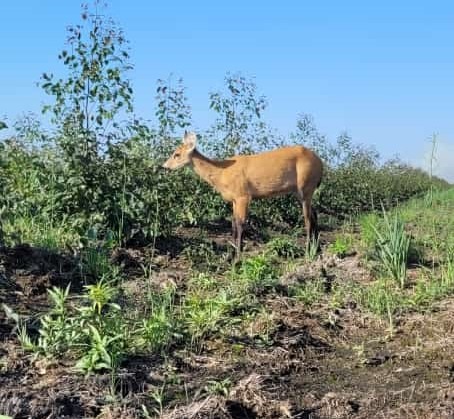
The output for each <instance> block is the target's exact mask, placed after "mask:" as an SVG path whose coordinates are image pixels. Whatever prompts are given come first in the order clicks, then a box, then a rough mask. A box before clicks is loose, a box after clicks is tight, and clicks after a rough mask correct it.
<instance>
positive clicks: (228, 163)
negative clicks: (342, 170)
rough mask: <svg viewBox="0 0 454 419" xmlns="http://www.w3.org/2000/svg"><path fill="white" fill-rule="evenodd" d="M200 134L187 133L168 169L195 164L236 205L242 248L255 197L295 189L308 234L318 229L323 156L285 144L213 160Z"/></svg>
mask: <svg viewBox="0 0 454 419" xmlns="http://www.w3.org/2000/svg"><path fill="white" fill-rule="evenodd" d="M195 145H196V136H195V134H193V133H185V136H184V138H183V144H182V145H181V146H179V147H178V148H177V149H176V150H175V152H174V153H173V154H172V156H171V157H170V158H169V159H168V160H167V161H166V162H165V163H164V167H165V168H168V169H178V168H180V167H183V166H186V165H192V167H193V168H194V170H195V172H196V173H197V174H198V175H199V176H200V177H201V178H202V179H204V180H205V181H207V182H208V183H209V184H210V185H211V186H213V188H214V189H216V191H218V192H219V193H220V194H221V196H222V198H223V199H224V200H225V201H227V202H231V203H232V205H233V219H232V229H233V237H234V241H235V244H236V248H237V256H238V255H239V253H240V251H241V236H242V232H243V225H244V222H245V221H246V218H247V213H248V208H249V204H250V202H251V200H252V199H256V198H268V197H272V196H278V195H284V194H288V193H295V194H296V196H297V197H298V200H299V201H300V203H301V205H302V207H303V213H304V222H305V227H306V232H307V236H308V238H309V237H310V236H311V235H313V234H314V233H315V231H316V227H317V226H316V217H315V212H313V211H312V205H311V203H312V195H313V193H314V191H315V190H316V189H317V187H318V186H319V185H320V182H321V178H322V173H323V164H322V161H321V160H320V158H319V157H318V156H317V155H316V154H315V153H314V152H313V151H311V150H309V149H308V148H305V147H303V146H293V147H283V148H279V149H277V150H273V151H267V152H264V153H259V154H253V155H240V156H234V157H230V158H228V159H226V160H220V161H216V160H211V159H209V158H207V157H205V156H203V155H202V154H201V153H199V152H198V151H197V150H196V149H195Z"/></svg>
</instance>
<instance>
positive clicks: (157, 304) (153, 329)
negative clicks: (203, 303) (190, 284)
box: [138, 289, 179, 350]
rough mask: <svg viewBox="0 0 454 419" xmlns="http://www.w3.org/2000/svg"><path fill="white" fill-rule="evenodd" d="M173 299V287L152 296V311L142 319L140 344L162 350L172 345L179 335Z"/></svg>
mask: <svg viewBox="0 0 454 419" xmlns="http://www.w3.org/2000/svg"><path fill="white" fill-rule="evenodd" d="M173 300H174V290H173V289H170V290H166V291H165V292H164V293H162V294H159V295H156V294H155V295H154V296H153V297H152V298H151V313H150V315H149V316H148V317H147V318H145V319H142V324H141V327H139V330H138V332H139V335H140V338H141V344H140V346H144V347H146V348H148V349H151V350H161V349H163V348H166V347H167V346H168V345H170V343H171V342H172V340H173V339H175V338H178V337H179V333H178V327H177V324H176V318H175V317H176V313H175V310H174V307H173V304H174V301H173Z"/></svg>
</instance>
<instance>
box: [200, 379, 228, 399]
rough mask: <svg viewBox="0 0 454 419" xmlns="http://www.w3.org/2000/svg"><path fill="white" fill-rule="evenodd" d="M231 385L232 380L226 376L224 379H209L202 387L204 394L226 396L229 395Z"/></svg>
mask: <svg viewBox="0 0 454 419" xmlns="http://www.w3.org/2000/svg"><path fill="white" fill-rule="evenodd" d="M231 386H232V382H231V381H230V378H226V379H225V380H219V381H218V380H210V381H208V382H207V384H206V385H205V387H204V391H205V393H206V394H210V395H219V396H224V397H227V396H228V395H229V391H230V387H231Z"/></svg>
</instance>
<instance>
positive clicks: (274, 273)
mask: <svg viewBox="0 0 454 419" xmlns="http://www.w3.org/2000/svg"><path fill="white" fill-rule="evenodd" d="M278 274H279V272H278V268H277V266H276V263H275V261H274V260H273V258H271V257H269V256H267V255H266V254H259V255H256V256H252V257H249V258H247V259H244V260H243V261H242V262H241V266H240V268H239V271H238V273H237V279H238V280H239V281H235V285H236V284H238V283H240V284H241V285H242V286H243V288H244V289H245V292H251V293H254V294H260V293H262V292H264V291H266V290H270V289H272V288H274V287H275V286H276V285H277V283H278ZM234 277H235V275H234Z"/></svg>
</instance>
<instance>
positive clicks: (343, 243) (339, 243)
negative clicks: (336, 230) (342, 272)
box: [328, 235, 352, 258]
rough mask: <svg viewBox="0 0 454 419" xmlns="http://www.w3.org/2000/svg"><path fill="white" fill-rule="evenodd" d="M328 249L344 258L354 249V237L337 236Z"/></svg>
mask: <svg viewBox="0 0 454 419" xmlns="http://www.w3.org/2000/svg"><path fill="white" fill-rule="evenodd" d="M328 250H329V251H330V252H331V253H333V254H335V255H336V256H338V257H340V258H343V257H345V256H347V255H348V254H349V253H351V251H352V238H351V237H350V236H347V235H340V236H337V237H336V240H335V241H334V242H333V243H330V245H329V246H328Z"/></svg>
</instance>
